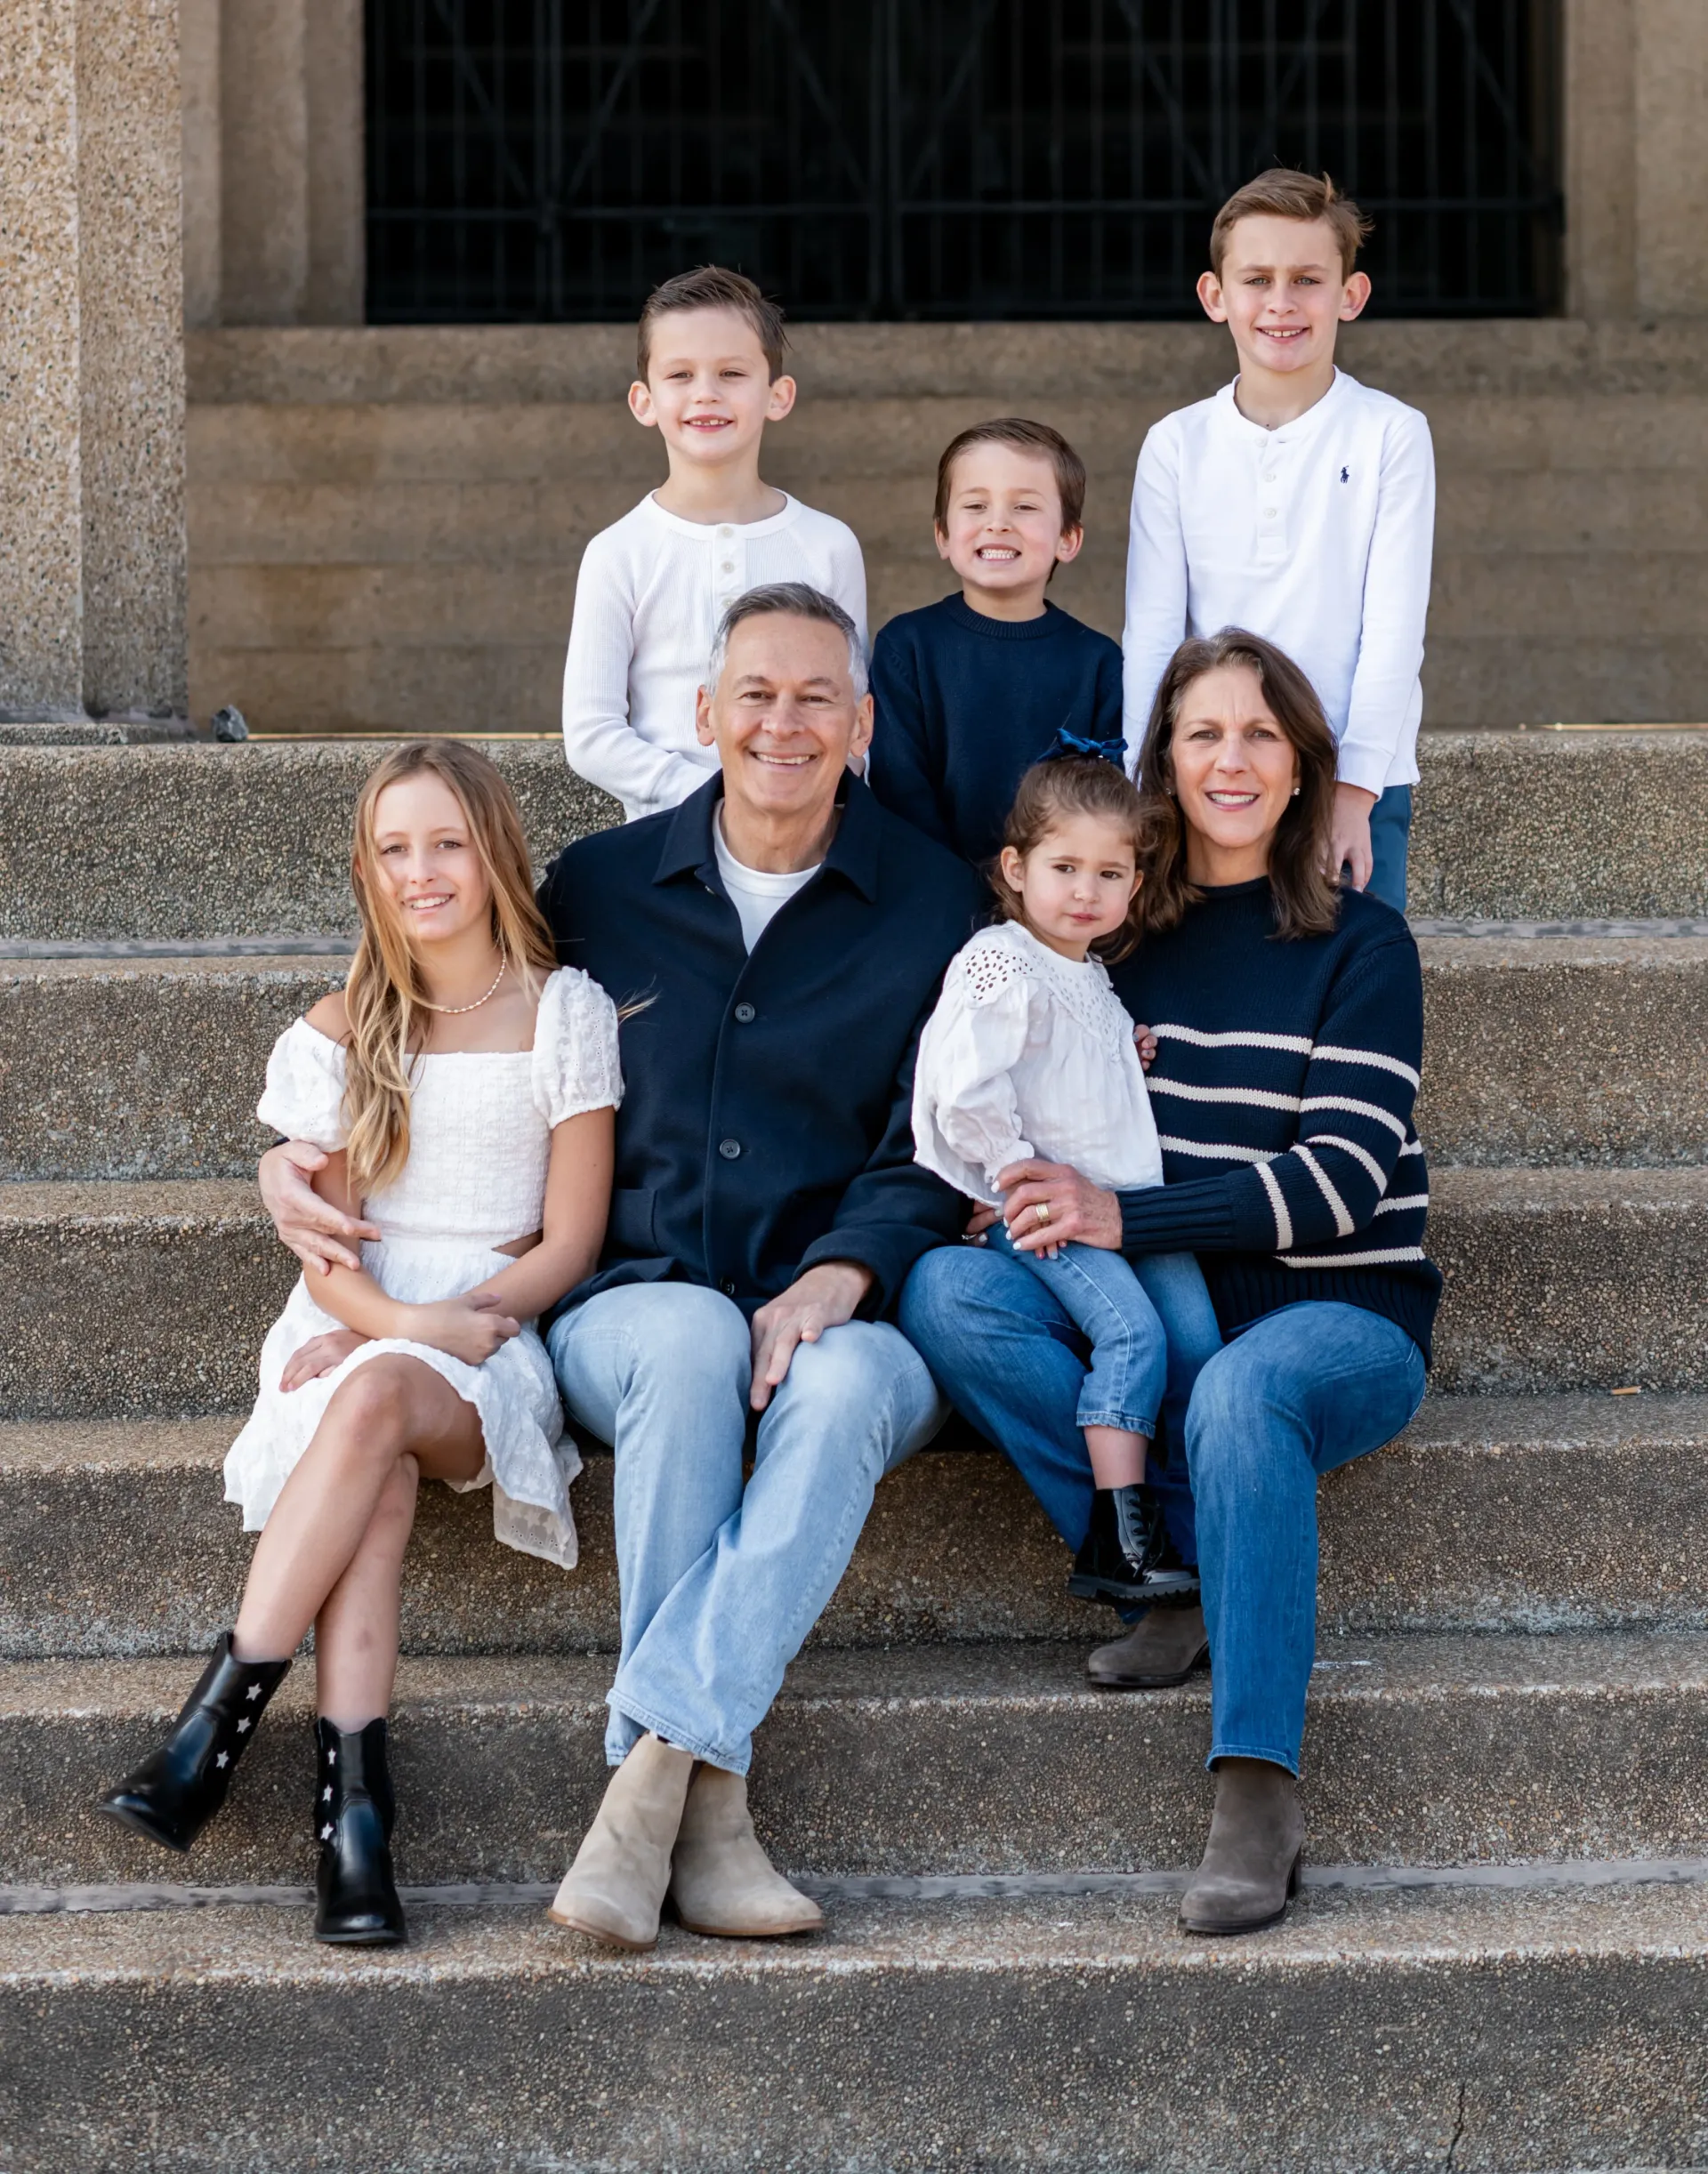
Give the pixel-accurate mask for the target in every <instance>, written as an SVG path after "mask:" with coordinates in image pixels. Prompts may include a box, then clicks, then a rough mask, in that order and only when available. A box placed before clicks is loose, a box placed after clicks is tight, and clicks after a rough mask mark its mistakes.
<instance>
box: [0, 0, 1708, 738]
mask: <svg viewBox="0 0 1708 2174" xmlns="http://www.w3.org/2000/svg"><path fill="white" fill-rule="evenodd" d="M1563 4H1564V10H1565V24H1566V69H1565V81H1564V85H1563V91H1564V109H1565V115H1564V118H1565V152H1564V164H1565V179H1566V193H1567V235H1566V243H1567V317H1566V318H1564V319H1559V320H1554V321H1551V322H1547V323H1541V322H1527V323H1513V324H1505V325H1499V324H1496V325H1490V324H1435V325H1431V326H1428V327H1425V326H1404V325H1398V324H1394V323H1391V322H1390V323H1389V324H1387V325H1384V326H1374V325H1373V326H1369V327H1361V328H1359V330H1358V334H1356V335H1354V336H1353V337H1352V338H1351V339H1350V340H1349V343H1348V358H1349V362H1350V364H1351V366H1352V367H1353V368H1355V369H1357V370H1359V371H1360V372H1362V373H1364V374H1367V375H1369V376H1370V377H1371V378H1372V379H1373V380H1374V382H1379V383H1382V384H1385V385H1387V386H1388V387H1389V388H1390V390H1392V391H1395V392H1397V393H1398V394H1399V395H1400V396H1401V397H1402V398H1406V399H1412V400H1414V401H1415V402H1417V404H1419V405H1420V406H1422V407H1424V408H1425V410H1426V411H1427V412H1428V413H1429V414H1430V419H1431V422H1432V424H1433V425H1434V428H1435V432H1436V438H1437V444H1438V458H1439V463H1440V471H1441V483H1442V491H1441V526H1440V535H1439V549H1438V564H1437V578H1436V593H1435V601H1434V608H1433V613H1432V620H1431V629H1430V659H1429V664H1428V667H1427V672H1426V686H1427V691H1428V696H1429V705H1430V709H1429V714H1430V719H1431V721H1434V722H1437V723H1444V724H1445V723H1459V724H1471V723H1498V722H1514V721H1519V720H1520V719H1527V720H1532V721H1535V720H1541V719H1544V718H1548V719H1552V718H1558V717H1559V716H1561V715H1568V714H1573V713H1575V714H1576V715H1577V716H1579V717H1582V716H1583V715H1584V714H1586V713H1599V714H1601V715H1605V716H1615V715H1616V716H1622V717H1625V718H1629V719H1631V720H1643V721H1653V720H1664V721H1672V720H1673V719H1675V718H1676V717H1678V716H1679V715H1680V714H1681V713H1688V714H1691V715H1694V714H1696V713H1698V712H1699V711H1700V710H1701V708H1702V706H1703V705H1702V700H1701V697H1700V696H1698V695H1697V694H1696V688H1697V687H1698V686H1700V684H1701V676H1702V675H1701V671H1700V667H1701V666H1702V664H1704V663H1708V611H1705V610H1704V608H1705V607H1708V527H1705V526H1704V518H1703V516H1704V506H1708V366H1704V363H1703V361H1702V359H1701V358H1700V356H1699V352H1698V348H1699V336H1700V335H1699V331H1698V326H1699V325H1700V323H1701V321H1702V320H1704V318H1708V226H1704V221H1703V219H1702V215H1701V212H1700V205H1701V204H1702V202H1703V201H1704V195H1708V190H1704V181H1705V180H1708V173H1704V168H1705V167H1708V129H1705V128H1704V118H1708V5H1704V4H1703V0H1563ZM361 16H362V11H361V7H360V5H359V0H268V4H267V5H265V6H259V5H255V4H254V0H178V4H177V6H176V7H175V8H174V7H173V5H172V4H171V0H0V197H3V199H4V201H3V202H0V235H3V236H4V253H5V260H6V268H7V278H8V281H9V284H10V293H9V295H8V302H9V304H11V305H12V306H10V307H9V308H8V310H7V312H6V315H5V318H4V324H3V325H0V396H3V397H0V458H4V464H5V468H6V471H7V476H6V480H7V490H6V494H5V497H4V513H3V514H0V710H6V711H10V712H12V713H14V714H16V713H20V712H23V711H29V710H32V709H34V710H35V711H36V712H37V713H49V712H52V713H64V712H66V711H77V710H80V709H103V710H138V709H141V710H146V709H149V708H157V707H159V706H161V705H168V706H172V707H174V708H177V709H180V710H181V709H182V707H183V705H184V679H183V665H182V656H183V650H184V647H185V640H186V624H187V632H188V646H189V655H190V677H189V695H190V705H191V710H192V713H193V714H194V715H195V716H196V717H197V719H198V720H202V719H205V716H206V714H207V713H208V712H209V711H210V710H211V709H212V708H214V706H216V705H218V704H220V703H222V702H228V701H231V702H236V703H238V705H240V706H242V707H243V708H244V709H245V711H246V713H248V714H249V716H250V718H251V721H252V722H253V723H254V724H255V725H257V726H259V727H261V728H262V729H273V730H280V731H313V730H341V729H343V730H347V729H408V728H413V727H417V726H423V727H429V728H434V729H455V728H457V727H459V726H463V727H466V726H469V725H471V724H477V723H478V724H483V725H502V726H506V727H509V728H511V729H532V730H539V731H544V730H549V729H551V728H552V723H553V721H554V719H555V713H556V680H557V674H558V672H559V670H560V662H561V656H562V647H563V641H564V637H565V634H566V632H567V629H568V617H569V612H570V607H571V601H572V598H573V592H574V581H575V573H576V565H577V563H578V560H579V556H580V552H581V549H582V546H583V544H584V543H585V541H586V538H587V536H588V535H591V534H592V532H593V531H594V530H595V529H596V528H597V527H600V526H601V525H602V524H603V523H604V522H606V521H608V520H609V519H612V518H613V517H614V516H615V515H616V513H617V512H619V511H622V510H623V509H624V507H625V506H626V505H628V504H630V503H632V502H633V500H634V498H635V497H637V496H638V495H640V493H641V491H642V490H644V489H645V488H647V487H649V485H650V484H651V483H652V482H654V481H655V480H656V479H657V474H658V472H659V471H658V467H657V442H656V440H655V439H651V438H650V437H649V436H647V435H644V434H642V433H641V432H640V431H637V430H636V429H635V428H634V426H633V425H632V423H630V421H629V420H628V418H627V416H626V415H625V413H624V410H623V407H622V405H621V396H622V391H623V387H624V383H625V382H626V378H627V375H628V369H629V364H628V360H627V341H626V337H625V335H624V334H623V333H622V332H621V330H620V329H618V328H612V327H569V326H566V327H503V328H495V329H491V330H479V329H473V328H467V329H464V328H455V329H444V328H439V329H426V328H423V329H422V330H418V331H414V330H408V329H385V328H375V329H371V330H370V329H364V328H362V326H361V317H362V302H363V278H364V273H363V205H362V52H361ZM180 114H181V129H180V127H179V126H178V125H177V124H178V117H179V115H180ZM180 147H181V154H180ZM180 199H181V229H180V224H179V209H178V207H179V203H180ZM180 231H181V242H180ZM180 282H181V296H182V303H181V313H180V311H179V309H178V305H177V295H178V293H179V283H180ZM181 326H188V328H189V331H188V359H189V431H188V441H187V443H188V453H187V461H188V469H187V500H188V509H189V616H188V622H187V623H186V616H185V607H184V593H185V592H184V550H183V544H182V541H181V537H182V533H183V532H182V526H181V512H180V508H181V504H182V503H184V497H185V493H186V484H185V470H184V465H183V463H184V461H185V458H186V455H185V454H184V452H183V450H182V447H183V445H184V439H183V437H182V434H181V416H182V405H181V404H182V391H181V385H182V372H183V369H184V357H185V347H184V338H183V334H182V331H181ZM800 364H801V367H800V375H801V378H802V387H803V394H804V398H803V401H802V407H801V408H800V410H799V411H798V413H797V415H795V416H794V418H793V419H792V420H791V422H790V423H789V424H788V425H787V426H786V429H785V430H783V431H779V432H778V433H777V436H776V439H775V441H774V450H770V451H768V472H769V473H772V474H774V476H775V477H776V479H777V481H779V482H781V483H784V484H786V485H788V486H789V487H794V488H797V489H798V490H800V491H801V492H802V494H804V495H808V496H810V497H811V498H812V499H813V500H814V501H815V502H816V503H822V504H824V505H826V506H827V507H829V508H831V509H832V510H834V511H837V512H839V513H841V514H842V515H843V516H844V517H845V518H847V519H850V520H851V521H852V522H853V523H854V524H855V526H856V527H857V528H858V530H859V533H860V534H861V536H862V539H863V541H864V542H865V543H866V550H867V555H868V562H869V567H870V571H871V576H872V588H873V600H874V610H875V614H876V616H878V617H880V618H881V617H882V616H884V615H885V614H886V613H887V612H889V611H891V610H894V609H897V608H903V607H905V606H906V605H908V604H912V603H914V602H917V601H920V600H923V599H924V598H926V597H929V596H931V595H932V594H935V593H937V592H938V590H939V586H940V574H939V569H938V567H937V563H936V560H935V556H934V554H933V553H932V552H931V544H930V538H929V531H928V522H927V514H928V496H929V476H930V471H931V463H932V462H933V461H934V458H935V454H936V450H937V447H939V444H940V443H941V442H942V439H944V438H945V437H946V436H947V434H948V433H949V432H950V431H952V430H954V429H955V428H956V427H958V426H959V425H960V424H961V423H963V422H965V421H967V420H970V419H971V418H972V417H973V416H974V415H978V414H979V413H983V412H988V410H989V408H990V407H992V405H993V404H1000V405H1002V406H1003V407H1024V408H1027V409H1028V410H1030V411H1032V412H1035V413H1037V414H1039V415H1043V416H1045V417H1047V418H1049V419H1050V420H1052V421H1055V422H1057V423H1059V424H1060V426H1061V427H1063V428H1064V429H1066V430H1068V431H1069V433H1070V435H1072V436H1074V437H1075V438H1076V439H1077V440H1078V441H1079V442H1081V443H1082V444H1083V445H1084V447H1085V449H1086V450H1087V452H1088V454H1090V455H1092V468H1093V479H1092V500H1091V507H1090V511H1091V518H1092V537H1091V543H1090V546H1089V548H1088V550H1087V552H1086V554H1085V557H1084V560H1083V562H1082V564H1081V565H1080V566H1079V567H1077V568H1074V569H1073V570H1072V574H1071V576H1068V577H1064V581H1063V584H1061V587H1062V599H1063V601H1064V602H1067V603H1069V604H1071V605H1073V606H1075V607H1076V608H1079V609H1081V610H1082V611H1084V613H1085V615H1086V616H1088V617H1090V618H1092V619H1093V620H1094V621H1096V622H1098V623H1099V624H1103V625H1106V626H1109V627H1111V628H1115V627H1116V626H1117V625H1118V616H1119V609H1120V603H1119V587H1120V556H1121V550H1122V542H1123V527H1124V499H1125V490H1126V483H1127V479H1128V478H1130V476H1131V472H1132V458H1133V455H1135V453H1136V451H1137V447H1138V444H1139V441H1140V439H1141V437H1142V435H1143V431H1144V429H1145V427H1146V426H1147V424H1148V422H1149V420H1150V419H1151V418H1152V417H1153V416H1154V415H1156V414H1157V413H1160V412H1161V411H1162V410H1163V409H1164V408H1165V407H1168V406H1170V405H1172V404H1174V403H1176V402H1177V401H1179V400H1180V399H1188V398H1191V397H1195V396H1196V393H1198V392H1200V391H1204V390H1206V389H1208V388H1209V387H1211V386H1213V384H1215V383H1216V382H1220V379H1221V376H1222V375H1223V374H1225V370H1226V358H1225V356H1224V353H1223V350H1222V347H1221V338H1220V335H1218V334H1215V333H1213V331H1211V330H1210V328H1208V327H1200V326H1127V327H1123V326H1096V327H1076V326H1050V327H1046V326H1005V327H991V326H983V327H973V328H967V329H962V328H955V327H944V326H937V327H908V326H866V327H842V328H837V329H833V328H830V327H822V328H817V327H803V328H802V334H801V342H800Z"/></svg>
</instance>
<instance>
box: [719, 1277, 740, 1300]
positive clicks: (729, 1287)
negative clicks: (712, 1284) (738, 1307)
mask: <svg viewBox="0 0 1708 2174" xmlns="http://www.w3.org/2000/svg"><path fill="white" fill-rule="evenodd" d="M718 1289H719V1290H720V1291H721V1292H722V1293H723V1295H724V1297H725V1298H726V1299H733V1298H734V1297H735V1295H736V1279H735V1277H734V1276H725V1277H724V1279H723V1281H722V1282H721V1284H719V1285H718Z"/></svg>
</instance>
